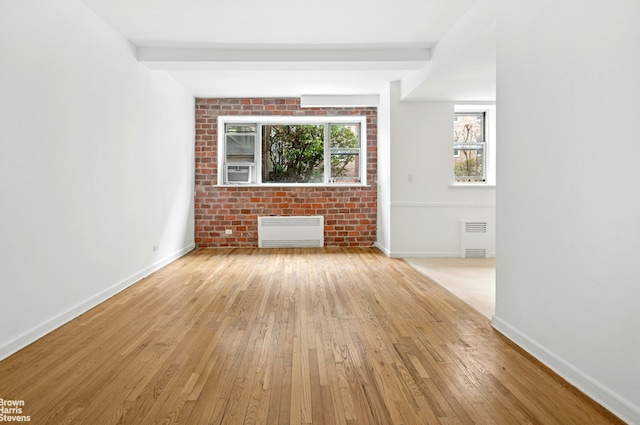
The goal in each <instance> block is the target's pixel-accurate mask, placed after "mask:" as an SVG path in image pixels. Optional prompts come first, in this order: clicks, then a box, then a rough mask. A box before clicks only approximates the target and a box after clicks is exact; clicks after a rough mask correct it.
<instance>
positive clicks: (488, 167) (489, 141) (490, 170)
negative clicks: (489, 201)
mask: <svg viewBox="0 0 640 425" xmlns="http://www.w3.org/2000/svg"><path fill="white" fill-rule="evenodd" d="M455 112H484V113H485V123H484V125H485V149H484V155H485V181H483V182H458V181H455V179H454V180H453V181H452V183H451V184H450V185H449V186H450V187H495V185H496V105H455V106H454V113H455ZM452 174H453V172H452Z"/></svg>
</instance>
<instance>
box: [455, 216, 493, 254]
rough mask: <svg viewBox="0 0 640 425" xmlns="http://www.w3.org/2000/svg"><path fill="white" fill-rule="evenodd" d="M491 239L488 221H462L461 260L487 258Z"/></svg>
mask: <svg viewBox="0 0 640 425" xmlns="http://www.w3.org/2000/svg"><path fill="white" fill-rule="evenodd" d="M491 238H492V236H491V235H490V234H489V233H488V232H487V222H486V221H481V220H474V221H472V220H463V221H460V258H487V254H488V252H487V250H488V247H489V244H490V242H491Z"/></svg>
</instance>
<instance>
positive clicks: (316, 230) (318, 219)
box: [258, 215, 324, 248]
mask: <svg viewBox="0 0 640 425" xmlns="http://www.w3.org/2000/svg"><path fill="white" fill-rule="evenodd" d="M322 246H324V217H323V216H321V215H311V216H266V217H258V247H260V248H297V247H304V248H306V247H322Z"/></svg>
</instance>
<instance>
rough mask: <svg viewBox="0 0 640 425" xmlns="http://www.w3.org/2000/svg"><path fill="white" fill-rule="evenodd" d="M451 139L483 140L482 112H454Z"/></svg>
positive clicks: (461, 140) (462, 140)
mask: <svg viewBox="0 0 640 425" xmlns="http://www.w3.org/2000/svg"><path fill="white" fill-rule="evenodd" d="M453 140H454V141H456V142H465V143H466V142H469V143H477V142H484V113H483V112H478V113H456V114H455V117H454V120H453Z"/></svg>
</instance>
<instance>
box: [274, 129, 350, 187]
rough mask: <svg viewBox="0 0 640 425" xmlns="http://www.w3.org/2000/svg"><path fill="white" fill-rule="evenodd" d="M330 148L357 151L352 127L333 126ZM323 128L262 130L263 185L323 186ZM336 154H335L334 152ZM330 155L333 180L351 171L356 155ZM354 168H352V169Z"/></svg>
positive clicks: (343, 152)
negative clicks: (319, 184)
mask: <svg viewBox="0 0 640 425" xmlns="http://www.w3.org/2000/svg"><path fill="white" fill-rule="evenodd" d="M330 129H331V130H330V132H331V148H332V149H333V148H358V147H359V140H358V136H357V135H356V133H355V132H354V131H353V129H352V127H350V126H347V125H345V126H342V125H331V126H330ZM324 131H325V126H324V125H265V126H263V131H262V134H263V143H262V150H263V151H262V161H263V173H262V181H263V182H265V183H267V182H268V183H276V182H278V183H321V182H323V179H324V154H325V149H324ZM332 152H333V151H332ZM336 152H337V154H335V155H334V154H333V153H332V154H331V171H332V176H331V177H341V176H343V175H346V174H347V173H348V171H349V170H350V168H349V165H350V164H351V163H353V162H354V160H355V159H356V157H357V154H354V153H349V151H348V149H343V150H342V151H340V150H339V149H337V151H336ZM351 168H353V167H351Z"/></svg>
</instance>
